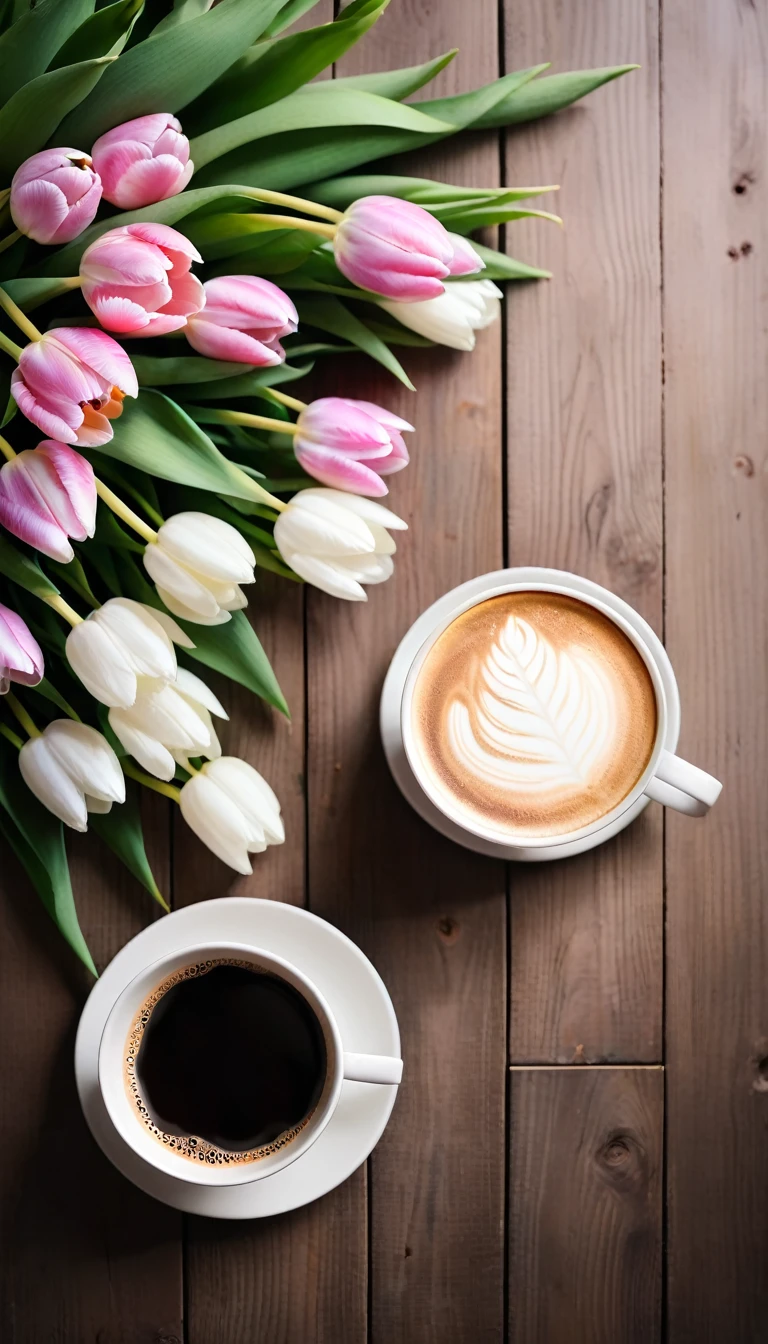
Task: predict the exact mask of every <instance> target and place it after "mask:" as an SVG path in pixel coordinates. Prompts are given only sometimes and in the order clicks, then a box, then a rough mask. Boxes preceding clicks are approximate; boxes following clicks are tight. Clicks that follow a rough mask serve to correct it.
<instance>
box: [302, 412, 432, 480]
mask: <svg viewBox="0 0 768 1344" xmlns="http://www.w3.org/2000/svg"><path fill="white" fill-rule="evenodd" d="M297 424H298V426H299V432H298V434H297V435H296V437H295V439H294V441H293V447H294V452H295V453H296V457H297V458H298V461H299V462H300V464H301V466H302V467H303V468H304V470H305V471H306V472H308V473H309V475H310V476H314V478H315V480H316V481H322V482H323V484H324V485H329V486H331V487H333V488H335V489H337V490H349V491H353V492H354V493H355V494H358V495H386V493H387V487H386V485H385V484H384V482H383V481H382V479H381V478H382V476H390V475H391V474H392V472H394V471H401V470H402V468H403V467H407V465H408V449H407V448H406V446H405V444H404V442H403V436H402V431H403V430H412V429H413V425H409V424H408V421H407V420H401V419H400V417H399V415H393V414H392V412H391V411H385V410H384V409H383V408H382V407H381V406H375V405H374V404H373V402H371V401H353V400H351V398H349V397H321V398H320V399H319V401H313V402H311V403H310V405H309V406H307V408H306V410H304V411H302V412H301V414H300V415H299V418H298V420H297Z"/></svg>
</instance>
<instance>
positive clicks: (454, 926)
mask: <svg viewBox="0 0 768 1344" xmlns="http://www.w3.org/2000/svg"><path fill="white" fill-rule="evenodd" d="M437 932H438V933H439V935H440V938H441V939H442V941H443V942H444V943H455V942H456V939H457V938H458V936H459V924H458V920H456V919H452V918H451V916H450V915H443V916H442V917H441V918H440V919H438V921H437Z"/></svg>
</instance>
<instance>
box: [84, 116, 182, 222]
mask: <svg viewBox="0 0 768 1344" xmlns="http://www.w3.org/2000/svg"><path fill="white" fill-rule="evenodd" d="M93 163H94V167H95V168H96V171H97V172H98V173H99V175H100V176H101V181H102V185H103V187H104V196H105V198H106V200H108V201H111V203H112V205H119V206H120V209H121V210H138V209H139V208H140V207H141V206H142V205H155V203H156V202H157V201H166V200H167V199H168V197H169V196H177V195H178V194H179V192H180V191H183V190H184V188H185V187H186V185H187V183H188V181H189V179H190V178H191V176H192V173H193V172H194V167H195V165H194V164H193V163H192V161H191V159H190V157H189V141H188V139H187V137H186V135H182V134H181V123H180V122H179V121H177V120H176V117H172V116H170V115H169V113H167V112H155V113H153V114H152V115H151V116H148V117H136V118H135V120H134V121H126V122H124V123H123V125H122V126H116V127H115V128H114V130H113V131H107V133H106V135H102V136H100V137H99V139H98V140H97V141H96V144H95V145H94V146H93Z"/></svg>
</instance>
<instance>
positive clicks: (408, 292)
mask: <svg viewBox="0 0 768 1344" xmlns="http://www.w3.org/2000/svg"><path fill="white" fill-rule="evenodd" d="M333 250H334V253H335V256H336V265H337V266H338V268H339V270H340V271H341V272H342V273H343V274H344V275H345V276H346V277H347V279H348V280H351V281H352V283H353V284H355V285H359V287H360V288H361V289H369V290H372V291H373V293H374V294H383V295H384V296H385V297H386V298H388V299H399V300H400V301H401V302H406V303H417V302H419V301H420V300H422V299H435V298H437V297H438V295H440V294H442V292H443V289H444V285H443V280H445V278H446V276H449V275H471V274H473V273H474V272H475V271H481V270H482V269H483V266H484V263H483V262H482V261H481V259H480V257H479V256H478V255H477V253H476V252H475V251H474V250H473V249H472V248H471V247H470V245H469V243H468V242H467V241H466V239H465V238H461V239H458V238H456V236H455V235H452V234H449V233H448V232H447V231H446V230H445V229H444V228H443V226H442V224H441V223H440V222H439V220H437V219H435V218H434V216H433V215H430V214H429V212H428V211H427V210H422V208H421V206H420V205H414V204H413V202H412V201H401V200H400V199H399V198H398V197H396V196H363V197H362V198H361V199H360V200H359V201H354V202H353V203H352V205H350V207H349V209H348V210H347V211H345V213H344V216H343V218H342V220H341V222H340V224H339V226H338V228H337V230H336V236H335V238H334V240H333Z"/></svg>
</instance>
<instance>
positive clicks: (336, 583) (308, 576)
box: [280, 550, 368, 602]
mask: <svg viewBox="0 0 768 1344" xmlns="http://www.w3.org/2000/svg"><path fill="white" fill-rule="evenodd" d="M280 554H281V555H282V557H283V559H284V561H285V563H286V564H287V565H289V566H290V568H291V569H292V570H294V571H295V573H296V574H298V575H299V578H302V579H305V580H306V582H307V583H311V584H312V586H313V587H314V588H320V589H322V591H323V592H324V593H330V595H331V597H343V598H345V599H346V600H347V601H348V602H367V601H368V595H367V593H366V591H365V589H364V588H361V586H360V584H359V583H358V582H357V581H356V580H355V579H354V578H353V577H352V575H350V574H347V573H345V572H344V570H343V569H341V567H340V566H338V565H337V564H336V563H335V561H332V560H321V559H320V558H319V557H318V556H316V555H302V554H301V553H300V552H298V551H296V552H293V553H291V552H290V551H282V550H281V552H280Z"/></svg>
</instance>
